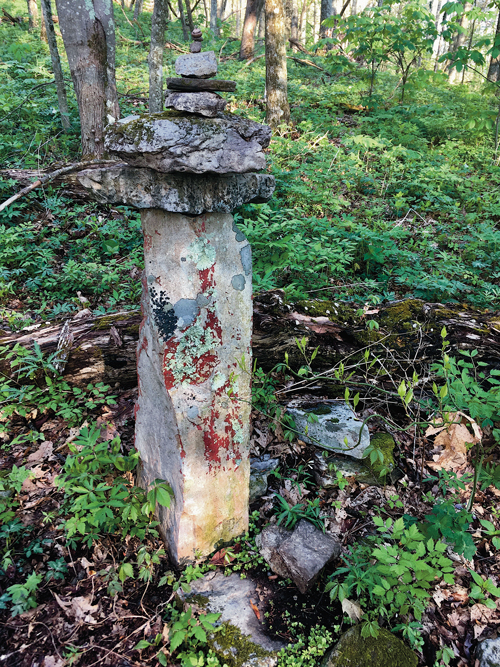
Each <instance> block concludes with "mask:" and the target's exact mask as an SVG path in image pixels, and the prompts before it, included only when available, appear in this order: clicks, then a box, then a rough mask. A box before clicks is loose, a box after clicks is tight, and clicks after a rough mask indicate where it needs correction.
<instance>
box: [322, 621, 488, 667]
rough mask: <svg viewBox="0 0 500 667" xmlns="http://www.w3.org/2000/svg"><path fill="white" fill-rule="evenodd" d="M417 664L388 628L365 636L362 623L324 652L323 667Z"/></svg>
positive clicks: (373, 666)
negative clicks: (375, 634) (362, 632)
mask: <svg viewBox="0 0 500 667" xmlns="http://www.w3.org/2000/svg"><path fill="white" fill-rule="evenodd" d="M417 663H418V657H417V655H416V653H414V652H413V651H412V650H411V649H409V648H408V647H407V646H406V645H405V644H403V642H402V641H401V639H398V638H397V637H396V635H394V634H393V633H392V632H389V630H386V629H385V628H380V630H379V632H378V636H377V637H366V638H365V637H362V636H361V626H360V625H355V626H354V627H353V628H350V629H349V630H348V631H347V632H345V633H344V634H343V635H342V637H341V638H340V639H339V641H338V642H337V644H336V645H335V646H334V647H333V649H332V650H331V651H329V652H328V653H327V654H326V655H325V657H324V658H323V661H322V662H321V667H346V666H347V665H349V667H417ZM481 667H483V666H481ZM484 667H486V666H484Z"/></svg>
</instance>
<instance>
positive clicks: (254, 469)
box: [249, 246, 280, 503]
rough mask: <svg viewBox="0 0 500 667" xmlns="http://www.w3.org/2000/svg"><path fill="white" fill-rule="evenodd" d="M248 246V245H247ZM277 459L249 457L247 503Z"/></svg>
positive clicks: (261, 489)
mask: <svg viewBox="0 0 500 667" xmlns="http://www.w3.org/2000/svg"><path fill="white" fill-rule="evenodd" d="M249 247H250V246H249ZM279 463H280V462H279V459H272V458H271V457H270V456H269V454H264V456H262V457H261V458H251V459H250V498H249V503H253V502H255V501H256V500H257V499H258V498H261V497H262V496H263V495H264V494H265V493H266V491H267V476H268V474H269V473H270V472H272V471H273V470H276V468H277V467H278V466H279Z"/></svg>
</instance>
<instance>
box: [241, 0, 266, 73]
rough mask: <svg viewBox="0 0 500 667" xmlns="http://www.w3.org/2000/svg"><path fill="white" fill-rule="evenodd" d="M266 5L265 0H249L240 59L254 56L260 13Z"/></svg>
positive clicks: (248, 58)
mask: <svg viewBox="0 0 500 667" xmlns="http://www.w3.org/2000/svg"><path fill="white" fill-rule="evenodd" d="M263 6H264V0H247V8H246V12H245V23H244V24H243V34H242V37H241V47H240V60H250V58H253V56H254V49H255V28H256V26H257V20H258V18H259V14H260V12H261V11H262V7H263Z"/></svg>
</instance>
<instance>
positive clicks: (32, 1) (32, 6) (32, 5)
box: [27, 0, 38, 32]
mask: <svg viewBox="0 0 500 667" xmlns="http://www.w3.org/2000/svg"><path fill="white" fill-rule="evenodd" d="M27 4H28V21H29V24H28V25H29V31H30V32H31V31H32V30H34V29H35V28H36V27H37V25H38V7H37V4H36V0H27Z"/></svg>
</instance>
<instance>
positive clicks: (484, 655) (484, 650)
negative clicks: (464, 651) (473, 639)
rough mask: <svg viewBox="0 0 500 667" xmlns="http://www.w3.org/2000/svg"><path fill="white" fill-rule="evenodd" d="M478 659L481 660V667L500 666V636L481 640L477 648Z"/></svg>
mask: <svg viewBox="0 0 500 667" xmlns="http://www.w3.org/2000/svg"><path fill="white" fill-rule="evenodd" d="M476 660H479V667H500V637H497V638H496V639H485V640H484V641H483V642H480V643H479V644H478V645H477V649H476Z"/></svg>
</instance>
